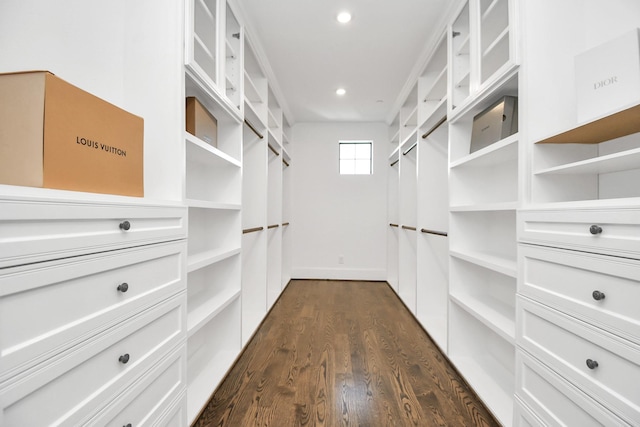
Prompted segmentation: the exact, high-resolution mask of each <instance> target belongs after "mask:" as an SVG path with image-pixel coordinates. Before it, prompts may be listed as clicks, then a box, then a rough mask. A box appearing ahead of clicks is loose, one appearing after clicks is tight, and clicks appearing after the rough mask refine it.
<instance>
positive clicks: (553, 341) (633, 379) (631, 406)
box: [517, 297, 640, 425]
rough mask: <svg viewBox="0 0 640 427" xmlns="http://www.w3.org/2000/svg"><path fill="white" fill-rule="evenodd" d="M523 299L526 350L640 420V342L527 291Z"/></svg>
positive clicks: (598, 398) (629, 417)
mask: <svg viewBox="0 0 640 427" xmlns="http://www.w3.org/2000/svg"><path fill="white" fill-rule="evenodd" d="M517 303H518V306H519V307H518V311H519V313H520V315H521V319H520V322H519V327H518V328H519V330H518V337H517V339H518V342H519V344H520V345H521V347H522V348H523V349H524V350H526V351H528V352H529V353H531V354H532V355H533V356H535V357H537V358H538V359H539V360H540V361H542V362H543V363H544V364H546V365H547V366H549V367H550V368H551V369H552V370H554V371H555V372H557V373H558V374H559V375H561V376H563V377H564V378H565V379H567V380H568V381H569V382H571V383H573V384H574V385H575V386H576V387H578V388H579V389H581V390H583V391H584V392H585V393H586V394H588V395H590V396H591V397H593V398H594V399H595V400H596V401H597V402H599V403H600V404H601V405H603V406H604V407H606V408H608V409H610V410H611V411H612V412H613V413H615V414H616V415H617V416H619V417H620V418H622V419H624V420H625V421H627V422H629V423H630V424H635V425H638V424H640V387H638V384H640V347H639V346H637V345H634V344H632V343H631V342H628V341H623V340H621V339H619V338H617V337H615V336H613V335H611V334H608V333H606V332H604V331H602V330H600V329H597V328H595V327H593V326H590V325H588V324H586V323H582V322H579V321H577V320H575V319H574V318H571V317H569V316H567V315H565V314H562V313H560V312H558V311H556V310H552V309H549V308H545V307H544V306H542V305H540V304H537V303H535V302H532V301H530V300H527V299H526V298H524V297H518V302H517ZM594 362H595V363H597V365H595V364H594ZM589 365H591V366H589Z"/></svg>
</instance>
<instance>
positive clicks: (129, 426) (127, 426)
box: [122, 423, 131, 427]
mask: <svg viewBox="0 0 640 427" xmlns="http://www.w3.org/2000/svg"><path fill="white" fill-rule="evenodd" d="M122 427H131V423H129V424H127V425H126V426H122Z"/></svg>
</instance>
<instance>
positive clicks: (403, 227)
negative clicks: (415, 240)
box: [402, 225, 416, 231]
mask: <svg viewBox="0 0 640 427" xmlns="http://www.w3.org/2000/svg"><path fill="white" fill-rule="evenodd" d="M402 229H403V230H411V231H416V228H415V227H411V226H409V225H403V226H402Z"/></svg>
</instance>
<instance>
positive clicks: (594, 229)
mask: <svg viewBox="0 0 640 427" xmlns="http://www.w3.org/2000/svg"><path fill="white" fill-rule="evenodd" d="M589 233H591V234H593V235H594V236H595V235H596V234H600V233H602V227H600V226H599V225H592V226H591V227H589Z"/></svg>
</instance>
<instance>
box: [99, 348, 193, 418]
mask: <svg viewBox="0 0 640 427" xmlns="http://www.w3.org/2000/svg"><path fill="white" fill-rule="evenodd" d="M186 356H187V347H186V344H182V345H180V346H178V347H177V348H176V349H174V350H173V351H172V352H171V353H170V354H169V355H167V356H166V357H164V358H162V359H161V361H160V362H159V363H158V364H157V365H155V366H153V367H152V368H150V370H149V371H148V372H147V373H145V374H144V375H143V376H142V377H141V378H140V379H139V380H138V381H136V382H135V384H134V385H133V386H132V387H131V388H130V389H129V390H127V391H126V392H124V393H122V395H120V396H118V398H117V399H116V400H115V401H114V402H113V403H112V404H111V405H109V407H108V408H106V409H105V410H104V411H101V412H100V413H99V414H98V415H97V416H96V417H94V418H93V419H91V420H90V421H89V422H88V423H86V426H87V427H93V426H95V427H99V426H109V427H121V426H127V425H131V426H135V427H142V426H151V425H167V426H171V427H180V426H184V425H186V414H183V416H182V417H176V414H175V412H176V408H175V406H176V404H180V403H181V401H183V400H184V395H185V393H186V385H185V379H184V378H185V374H186V372H185V366H186V360H185V359H186ZM182 404H184V402H182ZM167 419H170V420H172V422H173V424H166V422H167ZM163 420H164V422H163Z"/></svg>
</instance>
